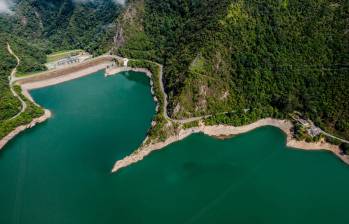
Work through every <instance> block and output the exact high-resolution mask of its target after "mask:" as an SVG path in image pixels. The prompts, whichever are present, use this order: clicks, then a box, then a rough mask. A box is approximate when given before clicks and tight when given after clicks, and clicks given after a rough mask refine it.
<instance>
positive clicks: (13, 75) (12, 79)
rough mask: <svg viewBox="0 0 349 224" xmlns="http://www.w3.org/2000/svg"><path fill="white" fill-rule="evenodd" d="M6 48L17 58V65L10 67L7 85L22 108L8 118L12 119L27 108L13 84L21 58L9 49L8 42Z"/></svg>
mask: <svg viewBox="0 0 349 224" xmlns="http://www.w3.org/2000/svg"><path fill="white" fill-rule="evenodd" d="M7 50H8V52H9V53H10V54H11V55H12V56H13V57H15V58H16V60H17V65H16V67H15V68H14V69H12V71H11V75H10V76H9V82H10V83H9V85H10V89H11V92H12V94H13V95H14V96H15V97H16V98H17V99H18V100H19V101H20V102H21V104H22V109H21V111H19V112H18V113H17V114H16V115H15V116H13V117H12V118H10V119H9V120H13V119H15V118H17V117H18V116H19V115H21V114H22V113H23V112H24V111H25V110H26V109H27V104H26V103H25V102H24V100H23V99H22V98H21V97H20V96H19V95H18V94H17V93H16V91H15V90H14V88H13V86H14V82H15V80H16V73H17V67H18V66H19V64H20V62H21V60H20V59H19V57H18V56H17V55H16V54H15V53H14V52H13V50H12V49H11V46H10V44H9V43H7Z"/></svg>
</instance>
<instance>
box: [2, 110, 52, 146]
mask: <svg viewBox="0 0 349 224" xmlns="http://www.w3.org/2000/svg"><path fill="white" fill-rule="evenodd" d="M51 116H52V114H51V111H49V110H44V114H43V115H42V116H41V117H38V118H35V119H33V120H32V121H31V122H30V123H29V124H26V125H21V126H19V127H17V128H15V129H14V130H13V131H11V132H10V133H9V134H8V135H6V136H5V137H4V138H2V139H1V140H0V150H1V149H3V148H4V147H5V145H6V144H7V143H8V142H10V141H11V140H12V139H13V138H14V137H16V136H17V135H18V134H19V133H21V132H22V131H25V130H26V129H29V128H33V127H34V126H36V125H37V124H40V123H43V122H44V121H46V120H47V119H49V118H50V117H51Z"/></svg>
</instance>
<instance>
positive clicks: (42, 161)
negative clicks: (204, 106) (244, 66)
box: [0, 72, 349, 224]
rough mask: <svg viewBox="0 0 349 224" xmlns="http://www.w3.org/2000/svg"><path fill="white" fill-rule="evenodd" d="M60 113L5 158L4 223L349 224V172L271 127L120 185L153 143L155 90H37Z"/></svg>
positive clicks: (120, 84) (184, 145)
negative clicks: (115, 169) (294, 145)
mask: <svg viewBox="0 0 349 224" xmlns="http://www.w3.org/2000/svg"><path fill="white" fill-rule="evenodd" d="M32 95H33V97H34V98H35V100H36V101H37V102H39V103H40V104H41V105H43V106H44V107H46V108H48V109H50V110H51V111H52V112H53V118H52V119H50V120H49V121H48V122H46V123H44V124H42V125H39V126H37V127H35V128H33V129H31V130H28V131H26V132H25V133H23V134H21V135H20V136H19V137H17V138H16V139H15V140H14V141H12V142H11V143H10V144H9V145H7V146H6V147H5V149H4V150H3V151H1V152H0V223H1V224H18V223H22V224H48V223H50V224H79V223H81V224H90V223H91V224H97V223H98V224H115V223H120V224H139V223H144V224H148V223H149V224H154V223H155V224H163V223H170V224H172V223H173V224H182V223H183V224H186V223H198V224H199V223H200V224H208V223H229V224H230V223H239V224H240V223H246V224H250V223H251V224H254V223H268V224H269V223H275V224H280V223H283V224H284V223H286V224H287V223H290V224H291V223H292V224H294V223H307V224H309V223H317V224H319V223H320V224H322V223H323V224H328V223H331V224H336V223H338V224H339V223H340V224H343V223H347V222H348V217H347V211H348V207H349V191H348V189H349V167H348V166H346V165H344V164H342V163H341V162H340V161H339V160H338V159H337V158H336V157H335V156H333V155H331V154H330V153H326V152H304V151H299V150H291V149H287V148H286V147H285V136H284V135H283V133H282V132H281V131H279V130H278V129H275V128H271V127H265V128H260V129H257V130H255V131H252V132H250V133H248V134H244V135H240V136H236V137H234V138H232V139H229V140H225V141H220V140H216V139H214V138H210V137H207V136H204V135H201V134H197V135H193V136H191V137H189V138H187V139H185V140H184V141H182V142H178V143H175V144H173V145H171V146H169V147H167V148H166V149H165V150H162V151H159V152H156V153H153V154H152V155H150V156H149V157H147V158H146V159H145V160H144V161H142V162H140V163H138V164H136V165H133V166H130V167H128V168H126V169H124V170H121V171H120V172H119V173H117V174H113V175H112V174H110V169H111V168H112V165H113V163H114V162H115V160H117V159H120V158H122V157H123V156H125V155H127V154H129V153H130V152H132V150H133V149H135V148H136V147H137V146H138V145H139V144H140V143H141V142H142V140H143V138H144V137H145V134H146V131H147V129H148V127H149V125H150V122H151V119H152V116H153V114H154V110H155V104H154V102H153V101H152V96H151V94H150V88H149V80H148V78H146V77H145V76H143V75H141V74H137V73H131V72H130V73H123V74H122V75H117V76H114V77H110V78H105V77H104V76H103V73H102V72H99V73H97V74H94V75H91V76H88V77H84V78H81V79H79V80H74V81H71V82H67V83H63V84H60V85H57V86H53V87H48V88H44V89H39V90H35V91H32Z"/></svg>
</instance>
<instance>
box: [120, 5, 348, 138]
mask: <svg viewBox="0 0 349 224" xmlns="http://www.w3.org/2000/svg"><path fill="white" fill-rule="evenodd" d="M128 7H129V8H128V10H126V11H125V12H124V13H123V14H122V16H121V18H119V26H118V31H117V34H118V38H117V39H116V52H117V53H119V54H122V55H124V56H128V57H132V58H145V59H150V60H155V61H157V62H160V63H162V64H164V77H165V86H166V91H167V92H168V95H169V103H170V105H169V110H170V111H171V113H172V116H173V117H175V118H183V117H191V116H198V115H203V114H216V113H219V112H228V111H238V112H239V111H247V110H246V109H248V111H249V112H248V114H246V115H244V116H243V117H245V118H244V119H247V122H248V121H249V120H251V121H252V120H256V119H259V118H262V117H267V116H272V117H277V118H284V117H286V116H287V115H288V113H290V112H293V111H295V110H296V111H300V112H302V113H303V114H304V115H305V116H307V117H309V118H311V119H312V120H313V121H314V122H315V123H316V124H317V125H319V126H320V127H322V128H323V129H325V130H327V131H329V132H332V133H335V134H336V135H338V136H342V137H344V138H347V139H349V101H348V98H349V92H348V91H347V89H349V63H348V62H349V46H348V45H349V41H348V39H349V31H348V30H349V25H348V19H349V2H348V1H347V0H338V1H336V2H333V1H329V0H321V1H320V0H307V1H302V0H279V1H273V0H265V1H256V0H246V1H242V0H220V1H218V0H202V1H195V0H184V1H179V0H164V1H161V2H159V1H155V0H139V1H137V0H134V1H131V3H130V5H129V6H128ZM134 30H137V31H138V32H132V31H134ZM120 31H122V32H120ZM235 114H236V113H229V114H227V115H225V116H222V115H221V116H216V117H214V118H212V119H210V122H211V123H232V124H235V123H236V119H238V118H237V117H236V115H235Z"/></svg>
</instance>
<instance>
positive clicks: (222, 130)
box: [112, 118, 349, 173]
mask: <svg viewBox="0 0 349 224" xmlns="http://www.w3.org/2000/svg"><path fill="white" fill-rule="evenodd" d="M264 126H273V127H277V128H279V129H281V130H282V131H283V132H284V133H285V134H286V135H287V142H286V144H287V146H288V147H292V148H295V149H302V150H328V151H331V152H332V153H334V154H335V155H336V156H338V157H339V158H340V159H341V160H342V161H343V162H345V163H346V164H348V165H349V158H348V156H343V155H342V154H341V153H340V149H339V147H338V146H335V145H331V144H329V143H326V142H319V143H308V142H303V141H297V140H295V139H293V137H292V133H291V128H292V127H293V124H292V123H291V122H290V121H288V120H277V119H272V118H266V119H261V120H259V121H257V122H255V123H252V124H249V125H245V126H240V127H234V126H227V125H214V126H205V125H200V126H199V127H193V128H189V129H182V130H180V132H179V133H178V134H177V135H175V136H171V137H169V138H168V139H167V140H166V141H164V142H159V143H155V144H150V145H145V146H141V147H140V148H139V149H138V150H136V151H135V152H134V153H133V154H132V155H130V156H127V157H125V158H124V159H122V160H119V161H117V162H116V163H115V165H114V167H113V169H112V172H113V173H114V172H117V171H119V170H120V169H122V168H125V167H127V166H130V165H132V164H134V163H137V162H139V161H141V160H143V159H144V158H145V157H146V156H148V155H149V154H150V153H152V152H154V151H157V150H160V149H163V148H164V147H166V146H168V145H170V144H172V143H175V142H178V141H181V140H183V139H185V138H186V137H188V136H190V135H192V134H195V133H204V134H206V135H208V136H212V137H219V138H222V137H223V136H234V135H239V134H243V133H246V132H249V131H252V130H254V129H257V128H260V127H264Z"/></svg>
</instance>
